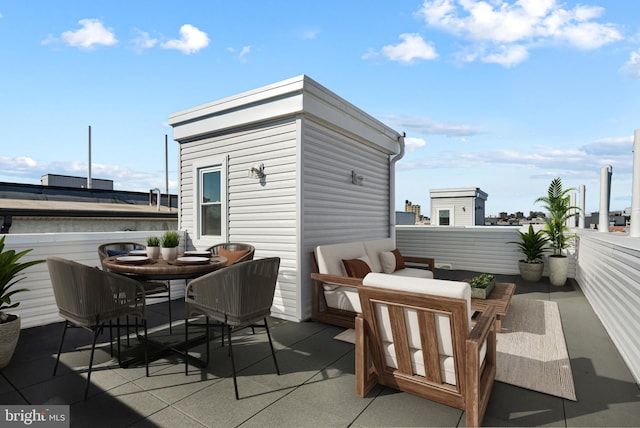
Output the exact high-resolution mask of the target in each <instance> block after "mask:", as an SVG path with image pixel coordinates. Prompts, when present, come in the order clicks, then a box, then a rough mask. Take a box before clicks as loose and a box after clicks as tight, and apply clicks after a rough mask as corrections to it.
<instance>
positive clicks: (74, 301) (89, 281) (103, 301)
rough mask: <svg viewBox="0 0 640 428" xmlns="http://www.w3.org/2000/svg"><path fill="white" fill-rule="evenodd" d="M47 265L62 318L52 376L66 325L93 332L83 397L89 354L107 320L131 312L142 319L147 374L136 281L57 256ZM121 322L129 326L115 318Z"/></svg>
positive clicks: (142, 308)
mask: <svg viewBox="0 0 640 428" xmlns="http://www.w3.org/2000/svg"><path fill="white" fill-rule="evenodd" d="M47 266H48V268H49V275H50V277H51V285H52V287H53V294H54V296H55V299H56V304H57V306H58V312H59V314H60V316H61V317H62V318H64V320H65V321H64V330H63V331H62V338H61V339H60V346H59V348H58V355H57V357H56V364H55V366H54V368H53V375H54V376H55V375H56V372H57V370H58V364H59V362H60V353H61V352H62V345H63V343H64V338H65V334H66V332H67V328H68V327H71V326H76V327H82V328H85V329H87V330H89V331H91V332H92V333H93V342H92V344H91V356H90V357H89V371H88V374H87V385H86V387H85V390H84V399H85V400H86V399H87V394H88V393H89V385H90V383H91V370H92V368H93V355H94V352H95V348H96V340H97V339H98V336H99V335H100V333H101V332H102V331H103V329H104V327H105V326H106V325H107V324H108V325H109V328H111V322H112V321H114V320H119V318H120V317H122V316H128V315H133V316H135V318H136V320H137V319H141V320H142V323H141V325H142V326H143V327H144V339H143V343H144V361H145V368H146V375H147V376H149V359H148V355H147V322H146V307H145V299H144V295H142V297H141V294H142V292H143V290H142V286H141V285H140V283H139V282H138V281H136V280H134V279H131V278H127V277H125V276H122V275H118V274H115V273H111V272H105V271H102V270H100V269H97V268H93V267H90V266H86V265H83V264H80V263H76V262H74V261H71V260H65V259H61V258H59V257H49V258H48V259H47ZM121 326H126V327H127V328H128V327H130V326H129V325H128V324H126V325H120V323H119V321H118V327H121ZM135 326H136V328H137V327H138V324H137V323H136V324H135ZM118 330H119V328H118ZM119 333H120V332H119V331H118V335H117V341H118V361H120V334H119Z"/></svg>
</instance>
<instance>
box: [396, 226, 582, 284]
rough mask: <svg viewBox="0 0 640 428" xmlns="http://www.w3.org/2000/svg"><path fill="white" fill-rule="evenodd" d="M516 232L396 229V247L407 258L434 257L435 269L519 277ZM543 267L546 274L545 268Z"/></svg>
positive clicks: (503, 229)
mask: <svg viewBox="0 0 640 428" xmlns="http://www.w3.org/2000/svg"><path fill="white" fill-rule="evenodd" d="M518 230H519V228H517V227H508V226H470V227H449V226H442V227H437V226H431V227H430V226H396V245H397V246H398V249H399V250H400V252H401V253H404V254H406V255H409V256H423V257H433V258H434V259H435V261H436V265H442V264H447V265H451V267H452V268H453V269H456V270H470V271H475V272H487V273H494V274H506V275H514V274H518V273H519V271H518V260H520V259H522V254H521V253H520V252H518V251H517V247H516V245H514V244H508V242H514V241H515V242H517V241H519V240H520V235H518ZM546 265H547V264H546V263H545V273H546V272H547V267H546ZM569 277H570V278H574V277H575V257H574V256H573V255H572V254H570V255H569Z"/></svg>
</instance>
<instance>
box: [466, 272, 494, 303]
mask: <svg viewBox="0 0 640 428" xmlns="http://www.w3.org/2000/svg"><path fill="white" fill-rule="evenodd" d="M469 285H470V286H471V298H472V299H486V298H487V297H488V296H489V295H490V294H491V291H492V290H493V287H494V285H495V281H494V276H493V275H491V274H489V273H483V274H480V275H478V276H475V277H473V278H471V280H470V281H469Z"/></svg>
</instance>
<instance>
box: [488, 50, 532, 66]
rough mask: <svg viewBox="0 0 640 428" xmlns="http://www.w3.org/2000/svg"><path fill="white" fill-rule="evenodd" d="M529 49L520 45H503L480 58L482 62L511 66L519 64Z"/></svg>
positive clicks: (525, 57) (526, 55)
mask: <svg viewBox="0 0 640 428" xmlns="http://www.w3.org/2000/svg"><path fill="white" fill-rule="evenodd" d="M528 56H529V51H528V50H527V48H525V47H524V46H520V45H506V46H505V45H503V46H500V47H499V51H498V52H495V53H492V54H488V55H485V56H483V57H482V58H481V60H482V62H487V63H493V64H500V65H502V66H504V67H511V66H514V65H517V64H520V63H521V62H522V61H524V60H525V59H527V57H528Z"/></svg>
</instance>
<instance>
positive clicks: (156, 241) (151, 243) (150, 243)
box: [147, 236, 160, 260]
mask: <svg viewBox="0 0 640 428" xmlns="http://www.w3.org/2000/svg"><path fill="white" fill-rule="evenodd" d="M147 256H149V258H150V259H153V260H155V259H157V258H158V257H160V238H158V237H157V236H149V237H148V238H147Z"/></svg>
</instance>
